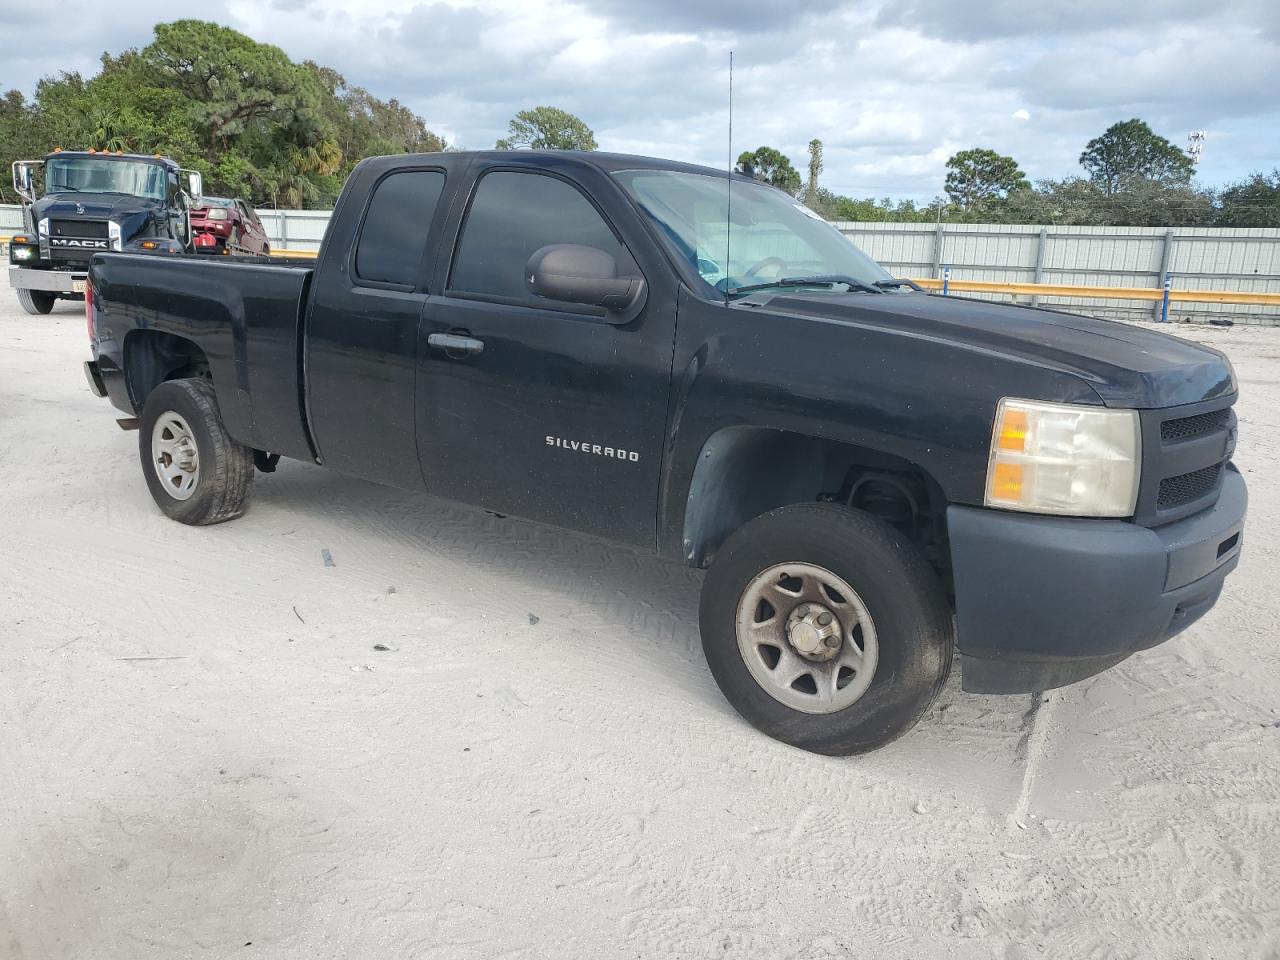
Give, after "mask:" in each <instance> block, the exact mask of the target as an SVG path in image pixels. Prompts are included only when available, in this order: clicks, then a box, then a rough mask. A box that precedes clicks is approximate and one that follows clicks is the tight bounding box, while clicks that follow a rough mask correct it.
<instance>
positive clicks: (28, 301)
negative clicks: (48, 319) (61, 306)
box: [18, 289, 58, 316]
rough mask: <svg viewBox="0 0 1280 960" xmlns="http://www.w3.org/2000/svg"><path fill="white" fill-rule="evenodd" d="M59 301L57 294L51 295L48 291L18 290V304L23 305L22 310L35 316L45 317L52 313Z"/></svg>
mask: <svg viewBox="0 0 1280 960" xmlns="http://www.w3.org/2000/svg"><path fill="white" fill-rule="evenodd" d="M57 300H58V296H57V294H54V293H50V292H49V291H48V290H26V289H19V290H18V302H19V303H20V304H22V309H23V310H25V311H27V313H29V314H32V315H33V316H43V315H44V314H46V313H49V312H51V311H52V310H53V305H54V304H55V303H56V302H57Z"/></svg>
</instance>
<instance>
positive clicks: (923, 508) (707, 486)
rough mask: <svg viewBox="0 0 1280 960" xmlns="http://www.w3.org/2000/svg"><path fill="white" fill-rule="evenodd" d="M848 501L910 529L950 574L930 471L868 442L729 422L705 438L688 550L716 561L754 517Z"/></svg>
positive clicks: (940, 500) (691, 558)
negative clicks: (860, 443) (723, 546)
mask: <svg viewBox="0 0 1280 960" xmlns="http://www.w3.org/2000/svg"><path fill="white" fill-rule="evenodd" d="M813 502H826V503H845V504H848V505H850V506H853V507H857V508H858V509H861V510H866V511H867V512H868V513H871V514H873V515H875V516H877V517H880V518H881V519H882V520H885V521H886V522H888V523H890V524H891V525H893V526H894V527H896V528H897V529H899V530H901V531H902V532H903V533H905V534H906V535H907V536H908V537H909V538H910V539H911V540H912V541H913V542H915V543H916V544H917V545H918V546H919V547H920V548H921V549H922V550H923V551H924V553H925V556H926V557H928V559H929V561H930V563H932V564H933V566H934V567H935V568H936V569H937V570H938V571H939V573H940V574H942V575H943V577H944V581H945V582H948V583H949V581H950V574H949V569H948V558H949V554H950V551H949V549H948V547H947V543H946V496H945V495H944V494H943V492H942V488H941V487H940V486H939V485H938V483H937V482H936V481H935V480H934V479H933V478H932V477H931V476H929V474H928V472H926V471H925V470H923V469H921V468H920V467H919V466H918V465H916V464H914V463H912V462H911V461H909V460H905V459H903V458H902V457H898V456H894V455H892V454H887V453H882V452H880V451H878V450H872V449H870V448H868V447H861V446H857V445H855V444H849V443H841V442H840V441H837V440H827V439H824V438H821V437H813V436H808V435H806V434H800V433H792V432H789V431H786V430H771V429H768V428H765V427H729V428H726V429H724V430H720V431H718V432H717V433H715V434H713V435H712V436H711V438H710V439H708V440H707V442H706V444H704V446H703V448H702V451H701V453H700V455H699V457H698V465H697V467H695V468H694V474H693V481H692V483H691V484H690V486H689V499H688V503H687V504H686V507H685V521H684V543H683V547H684V555H685V560H686V562H688V563H689V564H690V565H692V566H700V567H705V566H707V565H708V564H710V562H711V559H712V558H713V557H714V556H715V553H716V551H717V550H719V549H720V546H721V544H723V543H724V541H725V540H726V539H727V538H728V536H729V535H730V534H731V533H733V531H734V530H736V529H738V527H740V526H742V525H743V524H744V523H746V522H747V521H748V520H751V519H752V518H754V517H758V516H760V515H761V514H763V513H767V512H768V511H770V510H773V509H775V508H776V507H782V506H786V505H788V504H793V503H813Z"/></svg>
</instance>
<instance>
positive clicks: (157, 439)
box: [151, 410, 200, 500]
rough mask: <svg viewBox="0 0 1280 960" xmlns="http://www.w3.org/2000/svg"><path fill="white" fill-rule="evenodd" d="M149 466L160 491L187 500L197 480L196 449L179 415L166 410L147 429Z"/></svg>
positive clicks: (192, 436)
mask: <svg viewBox="0 0 1280 960" xmlns="http://www.w3.org/2000/svg"><path fill="white" fill-rule="evenodd" d="M151 466H152V468H153V469H154V470H155V472H156V477H157V479H159V481H160V486H161V487H162V488H163V489H164V492H165V493H167V494H168V495H169V496H171V497H173V499H175V500H189V499H190V498H191V496H192V494H194V493H195V492H196V487H197V486H198V485H199V483H200V449H199V447H198V446H196V438H195V434H193V433H192V432H191V427H190V426H188V425H187V421H186V420H184V419H183V418H182V416H181V415H180V414H177V413H174V412H173V411H172V410H166V411H165V412H164V413H162V414H161V415H160V417H159V418H158V419H157V420H156V424H155V426H154V427H152V429H151Z"/></svg>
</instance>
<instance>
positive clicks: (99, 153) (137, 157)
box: [45, 150, 179, 170]
mask: <svg viewBox="0 0 1280 960" xmlns="http://www.w3.org/2000/svg"><path fill="white" fill-rule="evenodd" d="M58 157H93V158H94V159H97V160H132V161H134V162H135V163H137V162H139V161H141V162H143V163H159V164H163V165H164V166H166V167H172V168H173V169H175V170H177V169H179V168H178V164H177V163H176V162H175V161H173V160H170V159H169V158H168V157H162V156H161V155H160V154H158V153H120V152H114V151H110V150H54V151H53V152H52V153H49V154H48V155H46V156H45V160H46V161H49V160H54V159H56V158H58Z"/></svg>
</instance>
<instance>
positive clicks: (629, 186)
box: [614, 170, 890, 293]
mask: <svg viewBox="0 0 1280 960" xmlns="http://www.w3.org/2000/svg"><path fill="white" fill-rule="evenodd" d="M614 176H615V177H616V178H617V180H618V181H619V182H620V183H621V184H622V186H623V188H624V189H625V190H626V191H627V192H628V193H629V194H631V196H632V198H633V199H635V201H636V202H637V203H638V204H640V206H641V208H642V209H643V210H644V212H645V213H647V214H648V215H649V218H650V219H651V220H652V221H653V222H654V223H655V224H656V225H657V227H658V231H659V233H661V234H662V236H663V238H664V239H665V240H666V242H667V244H668V246H669V247H670V248H671V249H672V251H673V252H674V253H675V255H676V256H677V257H681V258H683V259H685V260H687V261H688V262H689V264H690V265H691V266H692V267H693V268H694V269H695V270H697V272H698V276H700V277H701V278H702V279H703V281H704V282H705V283H706V284H707V285H708V286H710V287H713V288H715V289H716V290H719V291H720V292H722V293H725V292H728V293H733V292H735V291H738V290H739V288H745V287H751V286H756V285H759V284H769V283H770V282H771V281H781V280H784V279H785V280H786V281H788V282H791V281H793V280H795V279H797V278H802V277H828V278H830V277H847V278H849V279H850V280H852V281H854V283H855V284H858V285H863V286H872V285H874V284H875V283H877V282H882V281H885V280H888V279H890V277H889V274H887V273H886V272H885V271H884V269H883V268H881V266H880V265H879V264H877V263H876V262H875V261H874V260H872V259H871V258H870V257H868V256H867V255H866V254H865V253H863V252H862V251H861V250H859V249H858V248H857V247H855V246H854V245H853V244H852V243H850V242H849V240H848V239H847V238H845V237H844V236H843V235H842V234H841V233H840V231H838V230H836V228H835V227H833V226H831V224H829V223H827V222H826V221H825V220H823V219H822V218H821V217H819V216H818V215H817V214H816V213H814V212H813V211H812V210H810V209H809V208H808V207H806V206H804V205H803V204H802V203H800V202H799V201H797V200H794V199H793V198H791V197H789V196H787V195H786V194H785V193H782V192H781V191H779V190H775V189H773V188H772V187H767V186H765V185H764V184H760V183H745V182H742V181H740V180H735V181H734V182H733V197H732V201H733V208H732V219H733V222H732V224H730V223H729V222H728V221H729V218H730V208H729V199H730V197H729V188H728V184H729V180H728V178H727V177H715V176H707V175H704V174H697V173H680V172H677V171H673V170H624V171H621V172H619V173H615V174H614ZM828 286H829V287H831V285H830V284H828ZM831 289H834V287H831ZM740 292H745V291H740Z"/></svg>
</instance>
